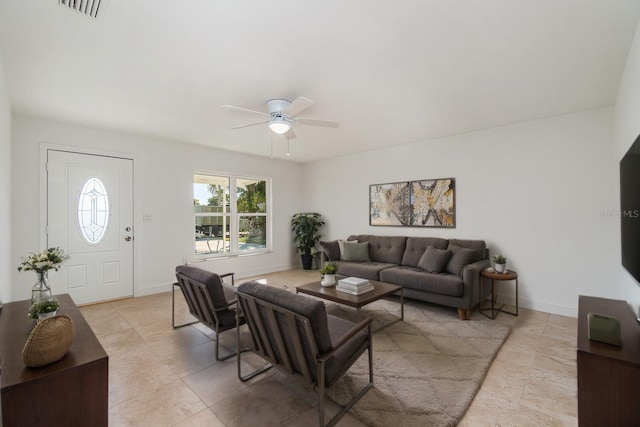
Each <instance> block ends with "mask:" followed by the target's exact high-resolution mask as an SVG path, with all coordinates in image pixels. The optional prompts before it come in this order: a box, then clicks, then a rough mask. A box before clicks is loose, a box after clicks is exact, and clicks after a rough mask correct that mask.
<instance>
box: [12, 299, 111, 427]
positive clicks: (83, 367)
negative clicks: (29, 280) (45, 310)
mask: <svg viewBox="0 0 640 427" xmlns="http://www.w3.org/2000/svg"><path fill="white" fill-rule="evenodd" d="M56 298H58V300H59V301H60V311H59V312H60V314H67V315H69V316H71V317H72V318H73V323H74V326H75V330H76V337H75V339H74V341H73V344H71V348H70V349H69V352H68V353H67V354H66V355H65V356H64V357H63V358H62V359H61V360H59V361H57V362H55V363H52V364H50V365H47V366H43V367H40V368H28V367H26V366H25V365H24V363H23V362H22V348H23V347H24V344H25V342H26V341H27V337H28V336H29V334H30V332H31V330H32V329H33V327H34V325H35V320H33V319H30V318H29V317H27V311H28V310H29V307H30V305H31V302H30V301H28V300H25V301H16V302H11V303H8V304H5V305H4V307H3V308H2V311H0V368H1V369H2V371H1V374H0V385H1V387H2V392H1V394H2V425H3V427H11V426H105V427H106V426H107V425H108V418H109V417H108V405H109V400H108V399H109V357H108V356H107V353H105V351H104V349H103V348H102V345H100V342H99V341H98V339H97V338H96V336H95V334H94V333H93V331H92V330H91V328H90V327H89V324H88V323H87V321H86V320H85V319H84V317H83V316H82V313H81V312H80V310H79V309H78V307H76V305H75V303H74V302H73V300H72V299H71V297H70V296H69V295H67V294H64V295H56Z"/></svg>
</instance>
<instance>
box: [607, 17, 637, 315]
mask: <svg viewBox="0 0 640 427" xmlns="http://www.w3.org/2000/svg"><path fill="white" fill-rule="evenodd" d="M639 134H640V23H639V24H638V27H637V28H636V35H635V38H634V40H633V43H632V45H631V49H630V50H629V55H628V57H627V64H626V66H625V70H624V75H623V77H622V80H621V82H620V87H619V89H618V97H617V99H616V105H615V120H614V142H615V159H614V160H615V162H614V164H613V167H614V169H615V170H616V171H617V170H618V167H619V162H620V159H622V157H623V156H624V154H625V153H626V152H627V150H628V149H629V147H630V146H631V144H632V143H633V141H635V140H636V138H637V137H638V135H639ZM638 185H639V186H640V183H638ZM615 191H616V197H619V194H620V186H619V183H618V182H616V186H615ZM618 227H620V223H619V221H618ZM616 237H617V238H616V248H615V249H616V256H617V259H618V260H620V259H621V258H620V236H619V235H618V236H616ZM614 279H615V283H616V287H617V288H619V289H620V290H621V291H622V292H623V293H624V295H625V296H626V297H625V298H624V299H626V300H627V301H629V302H630V304H631V306H632V307H633V308H634V310H635V311H638V306H639V305H640V284H638V282H637V281H636V280H635V279H634V278H633V277H632V276H631V275H630V274H629V273H628V272H627V270H625V269H624V268H623V267H622V266H621V264H620V262H619V261H618V262H617V263H616V266H615V270H614Z"/></svg>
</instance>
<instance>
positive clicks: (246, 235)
mask: <svg viewBox="0 0 640 427" xmlns="http://www.w3.org/2000/svg"><path fill="white" fill-rule="evenodd" d="M268 195H269V180H267V179H262V178H248V177H240V176H233V175H230V176H219V175H203V174H195V175H194V176H193V211H194V215H195V254H196V255H212V254H217V255H228V254H242V253H249V252H263V251H266V250H268V249H269V242H270V234H271V230H270V226H269V217H268V213H269V211H270V209H269V197H268Z"/></svg>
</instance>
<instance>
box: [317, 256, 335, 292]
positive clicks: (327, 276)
mask: <svg viewBox="0 0 640 427" xmlns="http://www.w3.org/2000/svg"><path fill="white" fill-rule="evenodd" d="M336 271H338V266H337V265H335V264H334V263H333V262H325V263H324V265H323V266H322V270H320V273H322V280H321V281H320V284H321V285H322V286H324V287H325V288H330V287H331V286H335V284H336Z"/></svg>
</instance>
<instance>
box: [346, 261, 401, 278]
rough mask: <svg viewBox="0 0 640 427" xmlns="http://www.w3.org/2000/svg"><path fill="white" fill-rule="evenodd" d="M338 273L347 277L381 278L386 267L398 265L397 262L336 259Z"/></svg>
mask: <svg viewBox="0 0 640 427" xmlns="http://www.w3.org/2000/svg"><path fill="white" fill-rule="evenodd" d="M336 265H337V266H338V271H337V272H336V273H337V274H339V275H341V276H347V277H361V278H363V279H369V280H380V272H381V271H382V270H384V269H385V268H390V267H396V265H395V264H386V263H381V262H346V261H336Z"/></svg>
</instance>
